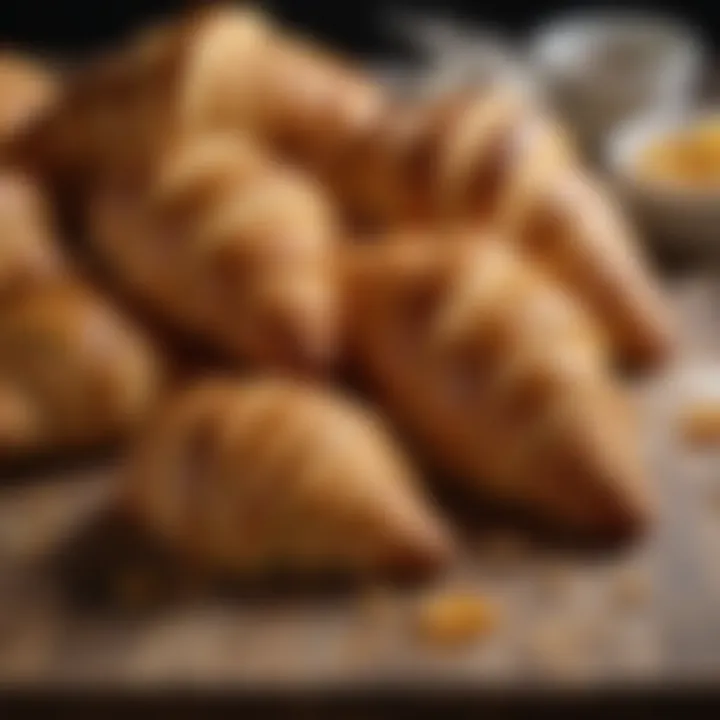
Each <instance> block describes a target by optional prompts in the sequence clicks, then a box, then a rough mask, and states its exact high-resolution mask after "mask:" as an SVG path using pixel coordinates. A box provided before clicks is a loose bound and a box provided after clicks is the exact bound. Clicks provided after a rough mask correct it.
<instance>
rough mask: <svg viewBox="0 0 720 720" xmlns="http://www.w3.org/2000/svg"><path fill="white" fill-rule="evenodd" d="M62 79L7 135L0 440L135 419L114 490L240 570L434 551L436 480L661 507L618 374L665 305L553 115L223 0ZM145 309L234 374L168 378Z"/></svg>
mask: <svg viewBox="0 0 720 720" xmlns="http://www.w3.org/2000/svg"><path fill="white" fill-rule="evenodd" d="M18 62H19V61H18ZM0 70H1V68H0ZM3 78H4V75H3V73H2V72H0V81H4V80H3ZM57 83H59V86H58V85H57V84H56V85H53V90H52V93H49V94H51V97H49V98H48V99H47V102H44V103H39V102H38V101H37V99H36V98H35V96H34V95H32V93H28V94H27V95H28V96H29V97H31V98H33V100H32V102H30V101H28V105H29V107H28V111H27V113H26V117H25V118H24V119H23V121H22V122H20V121H18V120H17V116H18V111H15V112H13V113H7V114H8V115H12V117H13V118H14V119H13V126H12V129H11V130H8V131H7V132H6V133H5V136H4V137H2V138H0V140H1V141H2V155H1V156H0V160H1V161H2V163H3V167H4V168H6V169H5V170H3V173H4V175H3V178H2V183H0V453H3V455H7V456H10V455H17V454H22V453H28V452H31V451H32V452H38V451H47V450H49V449H57V448H58V447H60V448H63V447H66V446H68V445H77V444H78V443H80V442H82V443H83V444H85V445H88V444H90V443H94V442H98V441H99V440H100V438H102V439H108V438H120V437H125V438H128V436H129V442H128V448H129V450H128V452H129V462H128V464H127V467H128V470H127V472H126V473H125V478H124V484H123V492H122V493H121V498H122V500H121V502H122V506H123V511H124V512H126V513H127V515H128V517H129V518H131V519H132V520H133V521H134V522H136V523H140V524H141V525H143V526H144V527H145V528H146V529H148V530H149V531H151V532H152V533H153V534H154V535H155V537H156V538H157V540H158V542H161V543H164V544H165V545H167V546H169V547H170V548H171V549H173V550H174V551H175V552H176V553H177V554H178V555H179V556H181V557H185V558H187V559H189V560H192V561H193V562H194V563H198V564H200V565H202V566H204V567H206V568H209V569H217V570H226V571H227V570H229V571H232V572H236V573H239V574H241V575H247V574H253V575H254V574H258V573H259V574H263V573H265V572H267V571H268V570H270V569H272V570H275V569H276V568H278V567H282V568H285V569H288V570H290V571H293V572H316V571H323V572H324V571H332V572H341V573H347V572H350V573H359V572H368V571H370V572H378V571H382V572H386V571H404V570H417V569H420V570H424V571H429V570H435V569H438V568H440V567H442V566H443V565H444V564H445V563H447V562H448V561H449V560H450V559H451V558H452V556H453V551H454V549H455V542H456V541H455V540H454V539H453V533H452V531H451V530H450V529H449V528H448V521H447V520H446V519H445V518H444V517H443V513H442V511H441V510H440V509H439V507H438V505H437V503H436V502H434V501H433V500H432V499H431V497H432V495H431V489H430V487H429V477H430V475H431V474H432V477H433V482H434V483H437V482H446V483H454V484H456V485H457V487H458V488H459V489H460V492H466V493H469V494H470V495H471V496H473V495H474V496H476V498H477V501H478V502H487V501H490V502H494V503H497V502H500V503H502V504H509V505H511V506H515V507H517V508H518V509H524V510H525V511H529V512H530V513H534V514H536V515H538V516H541V517H543V518H545V519H546V520H549V521H550V522H552V523H554V524H556V525H557V526H559V527H562V528H567V529H571V530H573V531H580V532H583V533H589V534H592V535H597V536H610V535H612V536H618V535H627V534H629V533H632V532H635V531H636V530H638V529H639V528H641V527H643V526H644V525H645V523H646V521H647V519H648V518H649V517H650V515H651V512H652V489H651V488H650V487H649V486H648V484H647V481H646V478H645V476H644V471H643V467H642V463H641V461H640V458H639V457H638V455H639V451H638V447H637V445H638V443H637V441H636V438H635V428H634V427H633V424H634V418H633V413H632V409H631V407H630V405H629V402H628V399H627V397H626V391H625V389H624V388H623V380H622V378H621V377H620V376H619V375H618V373H617V372H616V368H617V366H618V364H619V363H623V364H625V363H627V364H631V365H633V366H635V368H637V369H641V370H650V369H653V368H655V367H657V366H658V365H659V364H660V363H662V361H663V360H664V359H665V358H666V357H667V355H668V353H669V352H670V350H671V346H672V333H671V328H670V322H669V315H668V311H667V309H666V307H665V304H664V300H663V298H662V294H661V292H660V290H659V288H658V286H657V284H656V282H655V280H654V279H653V277H652V276H651V274H650V272H649V270H648V268H647V267H646V265H645V262H644V260H643V258H642V257H641V255H640V253H639V250H638V247H637V245H636V243H635V240H634V238H633V237H632V232H631V231H630V229H629V228H628V227H627V226H626V224H625V223H624V221H623V219H622V217H621V215H620V214H619V212H618V211H617V209H616V208H615V207H614V206H613V204H612V201H611V199H610V198H609V196H608V194H607V193H606V192H605V191H604V190H603V189H602V188H601V186H600V183H599V182H598V181H596V180H595V179H593V178H592V177H590V176H589V175H588V174H587V173H586V172H585V170H584V169H583V167H582V164H581V162H580V159H579V158H578V157H577V156H576V154H575V152H574V150H573V148H572V145H571V143H570V142H569V141H568V139H567V138H566V136H565V135H564V134H563V132H562V130H561V129H560V128H558V127H557V126H556V124H555V123H554V122H553V121H552V119H551V118H550V117H548V116H547V115H546V114H545V112H544V111H542V110H541V109H540V108H538V107H536V106H534V105H532V104H531V103H530V102H529V101H528V100H527V99H526V98H524V97H521V96H519V95H518V94H517V93H515V92H514V91H511V90H510V89H505V88H498V87H487V88H482V89H478V90H477V91H476V92H472V93H470V92H468V93H464V94H463V95H462V96H460V95H456V96H452V97H445V98H433V99H432V100H429V101H428V100H420V99H418V100H410V99H407V98H404V99H400V98H396V97H393V96H391V95H390V94H389V93H388V92H387V91H386V89H384V88H383V87H382V86H381V85H379V84H378V83H377V82H376V81H374V80H373V79H371V78H370V77H368V76H366V75H365V74H363V72H362V70H361V69H359V68H356V67H353V66H352V65H351V64H350V63H349V62H348V61H346V60H345V59H342V58H339V57H336V56H334V55H333V54H332V53H330V52H327V51H324V50H322V49H319V48H317V47H316V46H315V45H314V44H312V43H310V42H307V41H304V40H303V39H301V38H298V37H295V36H294V35H293V34H291V33H290V32H288V31H287V30H285V29H282V28H279V27H277V26H276V25H275V24H274V23H273V22H272V21H271V20H269V19H268V18H267V17H265V16H264V15H261V14H259V13H257V12H254V11H252V10H248V9H236V8H231V7H217V6H214V7H213V8H211V9H205V10H202V11H200V12H196V13H191V14H190V15H188V16H186V17H183V18H181V19H180V20H177V21H174V22H170V23H167V24H165V25H162V26H157V27H153V28H151V29H150V30H146V31H144V32H143V33H141V34H139V35H137V36H135V37H133V38H131V39H130V40H129V41H127V42H126V43H125V44H124V45H123V46H122V47H120V48H118V49H116V50H113V51H112V52H111V53H109V54H107V55H106V56H104V57H101V58H98V59H97V60H96V61H94V62H91V63H89V65H88V66H86V67H83V68H81V69H80V70H79V71H77V72H75V73H74V74H73V75H72V76H70V77H67V78H63V79H61V80H58V81H57ZM18 97H20V94H18ZM30 106H31V107H30ZM0 110H1V108H0ZM0 116H4V114H3V113H0ZM0 129H1V128H0ZM45 205H48V206H50V209H44V208H45ZM41 206H42V207H41ZM51 209H52V210H53V211H54V213H55V215H56V216H59V217H63V218H65V217H68V218H72V219H73V220H72V223H68V222H65V223H64V225H68V226H71V227H72V231H73V233H74V234H75V235H76V236H74V237H73V242H72V243H71V244H70V243H68V242H67V238H66V235H67V232H68V228H67V227H63V228H62V230H61V229H59V228H58V227H57V223H56V227H53V226H52V221H51V219H50V217H49V216H50V212H51ZM61 237H62V240H60V238H61ZM80 266H81V267H83V268H92V269H93V272H92V273H90V272H89V271H85V272H84V274H82V275H81V273H80V272H79V271H78V269H77V268H78V267H80ZM99 288H101V289H99ZM120 297H122V298H124V299H127V298H130V299H131V300H132V303H131V306H132V308H133V312H134V313H135V317H132V318H130V317H128V315H127V310H120V309H119V308H120V305H119V304H118V303H119V300H118V298H120ZM126 306H127V305H126V304H124V305H123V307H126ZM148 317H150V318H152V319H153V323H152V324H151V326H153V327H154V326H155V323H158V322H159V323H161V324H162V325H163V326H165V327H167V328H169V329H171V330H172V331H176V332H179V333H182V334H183V335H184V336H185V337H189V338H191V339H192V341H193V343H195V344H196V345H197V346H198V347H202V348H207V349H209V350H211V351H212V352H213V353H215V354H216V355H217V356H219V357H221V358H222V365H221V368H222V369H221V371H219V370H218V366H217V365H213V368H212V370H211V369H210V368H209V367H208V368H206V369H203V368H202V367H199V368H198V369H197V371H196V373H195V375H194V376H193V377H192V378H191V379H188V378H185V379H184V380H183V382H182V383H178V382H174V383H168V382H166V381H165V375H166V373H165V372H164V370H163V368H164V367H165V365H166V361H167V358H161V357H160V355H159V352H158V344H157V342H154V341H153V340H152V338H149V337H148V335H147V331H146V330H143V329H141V328H144V327H145V325H144V324H141V321H144V319H145V318H148ZM163 349H164V351H165V353H167V348H165V347H164V348H163ZM349 380H352V382H349ZM138 428H142V432H140V433H129V431H130V430H131V429H135V430H137V429H138ZM135 435H137V437H135ZM431 471H432V472H431Z"/></svg>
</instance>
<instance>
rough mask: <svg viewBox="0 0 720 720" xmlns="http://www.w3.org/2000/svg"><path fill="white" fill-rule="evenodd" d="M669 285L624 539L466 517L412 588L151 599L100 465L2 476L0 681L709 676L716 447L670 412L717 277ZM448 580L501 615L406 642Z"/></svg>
mask: <svg viewBox="0 0 720 720" xmlns="http://www.w3.org/2000/svg"><path fill="white" fill-rule="evenodd" d="M671 292H672V297H673V298H674V300H675V305H676V307H677V309H678V313H679V316H680V317H681V319H682V322H681V323H680V325H681V331H682V334H683V338H682V353H681V356H680V357H679V358H678V360H677V362H676V363H675V364H674V365H673V366H672V367H671V368H669V369H668V370H667V372H665V373H663V374H662V375H661V376H659V377H656V378H653V379H652V380H650V381H645V382H643V383H642V386H638V387H637V388H635V392H636V394H637V397H638V405H639V407H640V408H641V413H642V416H643V430H644V434H645V438H644V440H645V444H646V446H647V455H648V466H649V468H650V474H651V477H652V480H653V482H654V484H655V487H656V491H657V496H658V499H659V517H658V521H657V523H656V525H655V527H654V529H653V530H652V531H651V532H650V533H648V535H647V537H645V538H644V539H643V540H642V541H640V542H639V543H637V544H635V545H634V546H633V547H626V548H621V549H616V550H615V551H613V552H612V553H601V554H597V553H592V554H590V553H588V551H586V550H574V551H573V550H570V549H568V548H567V547H562V546H557V545H552V544H547V543H543V542H541V540H540V539H539V538H537V537H536V536H534V535H532V534H530V535H528V534H526V533H525V531H523V529H522V528H520V527H517V526H515V524H514V523H513V522H512V521H509V522H504V523H502V524H501V525H500V526H499V527H498V526H497V524H496V523H492V522H489V521H488V520H478V521H477V522H476V523H474V527H471V528H469V529H468V533H467V534H468V542H467V544H466V547H467V551H466V557H465V558H463V559H462V560H461V561H460V562H458V564H457V566H456V567H455V568H454V569H453V570H452V571H451V572H450V573H449V574H448V576H447V577H445V578H443V579H442V580H440V581H438V582H437V583H435V584H434V585H432V586H430V587H423V588H408V587H404V588H400V587H382V588H380V587H378V588H373V589H366V590H363V591H361V592H360V591H352V590H349V589H345V590H343V589H337V588H336V589H333V590H329V589H325V590H319V589H317V590H313V591H307V590H306V591H302V592H301V591H299V590H297V589H287V590H285V591H283V592H275V593H273V592H266V593H247V592H242V591H233V592H227V591H222V592H221V591H220V590H218V589H212V590H210V589H209V588H207V587H205V586H204V585H203V584H200V585H199V586H198V587H192V584H190V586H188V587H186V588H184V589H183V590H182V591H179V590H178V591H173V592H172V593H170V595H169V596H164V595H163V593H160V596H159V597H156V595H157V593H158V591H160V590H161V589H162V588H163V587H164V583H165V580H164V579H163V578H164V576H162V574H161V573H159V570H156V569H153V568H160V567H161V566H159V565H154V564H153V563H156V562H157V560H156V559H151V560H149V559H148V551H147V549H146V548H145V547H144V546H143V545H142V543H140V544H139V545H137V543H136V544H133V542H134V541H132V540H129V539H128V537H127V536H126V535H125V533H126V530H124V529H123V528H122V526H120V527H118V526H117V524H116V523H115V524H114V523H113V521H112V520H111V518H109V517H108V515H107V506H108V505H109V504H111V501H112V492H113V486H114V480H115V475H116V473H115V471H114V470H113V469H112V467H109V466H92V467H85V468H83V469H74V470H72V469H66V470H63V471H58V470H53V471H52V472H47V473H39V474H37V475H30V476H26V477H23V478H6V479H5V480H3V481H2V483H0V683H8V684H10V685H11V686H13V687H15V688H18V687H25V688H38V689H42V688H44V687H48V686H49V685H60V686H63V687H75V688H89V687H98V686H103V687H106V688H107V687H110V688H118V689H121V688H153V687H158V686H160V685H165V684H167V683H173V684H175V683H180V684H182V685H183V686H185V687H187V686H197V687H198V688H202V689H205V690H209V689H213V688H216V689H217V688H223V689H224V688H226V687H227V686H228V685H230V686H232V687H233V688H234V689H235V690H236V691H238V692H241V693H242V692H243V691H251V690H252V691H257V690H258V689H259V688H267V689H277V690H286V691H287V690H291V689H295V690H297V689H301V690H307V689H311V690H319V691H329V690H332V689H340V688H346V689H347V688H354V689H360V688H371V687H373V688H379V687H390V686H393V687H396V688H406V689H412V690H413V691H415V692H417V691H420V690H431V689H447V688H454V689H461V688H464V689H466V690H467V689H470V690H472V691H473V692H482V691H486V690H487V689H491V688H497V687H506V686H511V687H517V686H522V685H524V684H527V683H534V682H540V683H542V684H543V685H545V684H546V683H549V682H552V683H554V684H558V683H559V684H560V685H562V686H564V685H565V684H577V683H580V684H582V685H583V686H584V687H587V686H594V687H605V686H607V685H608V684H621V685H627V684H633V683H644V682H647V681H652V682H659V681H665V680H667V681H672V682H673V683H675V684H677V683H684V682H692V683H695V682H703V681H712V680H713V679H714V678H715V677H716V675H717V674H718V672H719V671H720V609H719V608H720V564H719V563H718V557H720V453H718V452H714V453H713V452H711V451H704V452H699V451H691V450H689V449H688V448H686V447H683V444H682V442H681V440H680V438H679V436H678V433H677V429H676V422H675V420H676V415H677V413H678V410H679V409H681V408H682V407H683V406H684V405H685V404H686V403H687V402H689V401H690V400H691V398H692V393H691V391H690V390H688V387H690V385H692V383H696V384H697V383H699V382H700V379H699V378H701V375H700V374H698V373H699V372H700V370H701V369H702V368H705V370H703V372H705V374H706V375H707V376H708V377H709V378H710V380H708V381H707V382H709V383H711V384H713V383H714V387H715V392H716V393H717V396H718V397H720V302H719V301H720V276H718V275H715V276H713V275H712V273H710V272H708V273H706V274H703V275H698V274H695V275H693V276H690V277H686V278H682V279H676V280H674V281H673V282H672V283H671ZM713 363H714V365H713ZM712 373H714V375H713V374H712ZM708 374H709V375H708ZM713 378H714V379H713ZM688 383H690V385H689V384H688ZM702 394H704V395H705V396H707V392H706V391H705V390H702V391H701V395H702ZM173 587H175V586H173ZM458 589H463V590H465V589H472V590H473V591H477V592H479V593H481V594H483V595H485V596H487V597H489V598H491V599H492V600H493V601H494V602H496V603H497V604H498V605H499V606H500V607H501V609H502V620H501V622H500V625H499V627H498V629H497V631H496V632H495V633H492V634H491V635H490V636H488V637H487V638H486V639H485V640H483V641H482V642H478V643H475V644H472V645H470V646H469V647H467V648H463V649H460V650H455V651H449V650H442V649H440V648H437V647H428V646H426V645H424V644H423V643H421V642H420V641H419V640H418V637H417V635H416V633H415V632H414V623H413V621H414V619H415V617H416V613H415V608H416V607H417V605H418V603H419V601H420V600H421V599H422V598H424V597H426V596H427V595H429V594H432V593H438V592H444V591H450V592H454V591H456V590H458Z"/></svg>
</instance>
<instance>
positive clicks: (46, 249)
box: [0, 170, 68, 300]
mask: <svg viewBox="0 0 720 720" xmlns="http://www.w3.org/2000/svg"><path fill="white" fill-rule="evenodd" d="M67 272H68V269H67V267H66V263H65V260H64V258H63V257H62V253H61V252H60V249H59V248H58V246H57V243H56V238H55V236H54V233H53V229H52V224H51V218H50V214H49V209H48V207H47V204H46V202H45V198H44V197H43V195H42V193H41V192H40V190H39V189H38V187H37V185H36V184H35V183H34V182H33V181H32V180H31V179H30V178H29V177H27V176H24V175H21V174H19V173H16V172H11V171H8V170H5V171H2V170H0V300H2V299H3V298H4V297H6V296H7V295H9V294H13V293H14V292H16V291H21V290H25V289H27V288H28V287H30V286H33V285H38V284H41V285H42V284H45V283H47V282H48V281H49V280H50V279H53V278H58V277H63V276H64V275H65V274H66V273H67Z"/></svg>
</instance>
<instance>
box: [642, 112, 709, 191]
mask: <svg viewBox="0 0 720 720" xmlns="http://www.w3.org/2000/svg"><path fill="white" fill-rule="evenodd" d="M638 171H639V172H640V174H641V175H642V176H643V177H646V178H648V179H651V180H661V181H664V182H672V183H674V184H683V185H686V186H689V187H692V188H697V189H713V188H716V187H717V188H720V116H718V117H713V118H711V119H705V120H702V121H700V122H698V123H696V124H694V125H691V126H689V127H688V128H684V129H682V130H679V131H677V132H676V133H675V134H674V135H669V136H665V137H662V138H660V139H659V140H657V141H655V142H654V143H651V144H650V146H649V147H648V148H646V149H645V151H644V152H642V153H641V154H640V157H639V160H638Z"/></svg>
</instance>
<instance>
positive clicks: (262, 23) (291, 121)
mask: <svg viewBox="0 0 720 720" xmlns="http://www.w3.org/2000/svg"><path fill="white" fill-rule="evenodd" d="M51 115H52V116H51V117H48V118H46V119H45V121H44V122H43V123H40V124H39V126H38V127H37V128H34V129H33V131H32V132H29V133H27V134H26V135H25V136H24V137H23V139H22V142H20V143H19V145H18V148H17V149H16V150H15V153H16V155H17V156H18V158H20V159H21V160H22V161H23V162H25V163H30V165H32V166H33V167H39V168H40V170H42V171H43V172H44V173H45V174H46V175H47V174H49V175H50V176H53V177H55V178H56V179H57V178H58V177H59V178H60V179H61V180H60V183H59V184H60V185H63V186H72V185H73V184H74V183H76V182H81V184H82V183H85V186H86V187H87V186H92V185H93V184H95V182H96V181H97V178H98V177H103V176H105V175H108V174H111V175H112V174H124V175H128V174H130V175H132V174H135V173H140V174H142V173H143V172H146V171H147V166H148V165H149V166H153V165H154V163H155V162H156V158H157V155H158V154H159V153H160V154H162V153H164V152H166V151H167V150H168V147H170V146H172V144H173V143H175V142H178V140H179V139H182V138H186V137H188V136H190V137H193V136H198V135H205V134H209V133H216V132H223V133H228V132H229V133H235V134H246V135H252V136H255V137H256V139H259V140H261V141H262V142H263V143H265V144H267V145H268V146H269V147H271V148H272V149H273V150H274V151H275V152H277V153H278V154H280V155H282V156H283V157H285V158H287V159H291V160H293V161H295V162H297V163H300V164H302V166H303V167H305V168H306V169H308V170H310V171H311V172H312V173H313V174H315V175H316V176H317V177H318V178H321V179H322V180H323V182H324V183H325V185H326V187H327V188H328V189H329V190H330V191H331V192H332V193H333V194H334V195H335V196H336V198H337V199H338V200H339V202H340V204H341V205H342V206H343V207H344V209H345V210H346V212H347V214H348V215H349V216H350V217H351V218H353V219H354V220H358V221H361V222H363V223H370V224H374V225H382V226H397V225H399V224H402V223H409V222H412V223H418V222H423V223H442V222H445V221H449V222H453V223H454V222H465V223H480V222H482V223H491V224H493V225H497V226H499V227H500V228H502V229H503V230H504V233H505V235H506V236H507V238H508V239H509V240H512V241H513V242H517V243H519V244H520V245H521V246H522V247H523V248H525V249H527V250H528V251H529V252H531V253H532V254H533V257H535V258H536V259H537V260H538V261H539V262H541V263H543V264H544V265H546V266H547V268H549V269H550V270H551V271H552V272H553V273H555V275H556V276H557V277H558V278H559V279H560V280H561V282H563V283H564V284H566V285H567V287H568V288H569V289H570V290H571V292H573V293H575V294H576V295H577V296H578V297H580V298H582V300H583V301H584V302H585V303H586V304H587V305H588V307H589V308H590V310H591V311H592V312H593V313H594V314H595V315H596V317H597V318H598V319H599V321H600V323H601V324H602V325H603V327H604V328H605V331H606V332H607V334H608V337H609V338H610V339H611V341H612V343H613V347H614V348H615V350H616V353H617V355H618V356H619V357H620V358H621V359H623V360H629V361H630V362H631V363H634V364H636V365H639V366H651V365H654V364H656V363H659V362H660V361H661V360H663V359H665V358H666V357H667V355H668V353H669V352H670V350H671V347H672V334H673V333H672V328H671V324H672V323H671V318H670V317H669V314H668V309H667V308H666V306H665V303H664V301H663V298H662V294H661V292H660V289H659V288H658V287H657V285H656V283H655V282H654V280H653V279H652V277H651V276H650V273H649V272H648V269H647V268H646V266H645V262H644V260H643V258H642V257H641V253H640V250H639V248H638V246H637V242H636V239H635V238H634V237H633V235H632V233H631V232H630V231H629V229H628V228H627V227H626V226H625V223H624V221H623V220H622V217H621V214H620V213H619V211H618V210H617V209H616V208H615V207H614V206H613V203H612V201H611V200H610V199H609V194H608V193H607V192H605V191H604V190H603V189H601V188H600V186H599V184H598V183H596V181H594V180H592V179H591V178H588V177H587V176H586V174H585V173H584V172H583V171H582V170H581V169H580V164H579V160H578V159H577V158H576V157H575V154H574V152H573V150H572V148H571V143H569V142H568V141H567V140H566V138H565V137H564V135H563V133H562V131H561V130H559V129H558V128H557V127H556V126H555V124H554V123H553V122H552V121H550V120H549V119H548V118H546V117H544V116H543V115H542V114H541V113H540V112H539V110H538V108H536V107H534V106H531V105H530V104H529V101H528V100H527V99H526V98H524V97H520V95H519V94H518V92H517V91H515V90H513V89H511V88H485V89H482V90H480V91H477V92H463V93H460V94H456V95H452V96H450V97H443V98H439V99H438V98H432V99H429V100H421V101H419V102H417V103H412V102H410V103H408V102H397V101H395V100H394V99H392V98H390V97H388V96H387V94H386V93H385V92H384V91H383V90H382V88H381V87H380V86H379V84H378V83H375V82H373V81H372V80H371V79H370V78H368V77H365V76H364V75H363V73H361V72H359V71H356V70H355V69H354V68H353V67H352V66H351V65H350V64H348V63H346V62H345V61H344V60H341V59H338V58H336V57H333V56H332V55H331V54H329V53H326V52H324V51H322V50H319V49H317V48H316V47H314V46H313V45H312V44H311V43H308V42H303V41H302V40H300V39H298V38H295V37H293V36H291V35H289V34H288V33H286V32H283V31H281V30H280V29H278V28H276V27H274V26H273V24H272V23H270V22H269V21H268V20H267V19H266V18H265V17H264V16H262V15H259V14H257V13H254V12H250V11H248V10H238V9H232V8H211V9H209V10H207V11H205V12H200V13H198V14H196V15H191V16H188V17H187V18H185V19H183V20H182V21H181V22H179V23H177V24H176V25H170V26H166V27H162V28H160V29H155V30H152V31H151V32H150V33H148V34H146V35H144V36H143V37H142V38H141V39H139V40H137V41H136V42H134V43H130V44H129V45H128V46H127V47H125V48H124V49H122V50H121V51H120V52H118V53H116V54H115V55H113V56H111V57H109V58H107V59H106V60H105V61H103V62H100V63H97V64H96V65H94V66H91V67H90V68H89V69H88V70H87V72H86V73H84V74H83V76H82V77H81V78H80V79H78V80H77V81H76V82H75V83H74V84H73V85H72V86H71V88H70V89H69V90H68V93H67V95H66V97H65V100H64V102H63V103H61V107H59V108H58V110H57V111H56V112H54V113H51ZM78 178H81V180H78Z"/></svg>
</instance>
